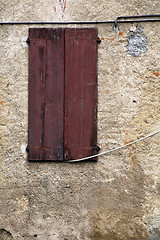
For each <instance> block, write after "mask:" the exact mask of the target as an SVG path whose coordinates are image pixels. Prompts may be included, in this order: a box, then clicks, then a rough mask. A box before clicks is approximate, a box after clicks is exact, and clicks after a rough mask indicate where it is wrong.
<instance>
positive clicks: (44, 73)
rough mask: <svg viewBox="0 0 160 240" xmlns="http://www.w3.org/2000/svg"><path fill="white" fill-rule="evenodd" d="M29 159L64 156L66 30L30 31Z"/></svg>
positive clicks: (50, 158)
mask: <svg viewBox="0 0 160 240" xmlns="http://www.w3.org/2000/svg"><path fill="white" fill-rule="evenodd" d="M29 40H30V46H29V136H28V137H29V146H28V150H29V153H28V159H29V160H62V159H63V132H64V131H63V126H64V124H63V122H64V116H63V114H64V29H43V28H40V29H39V28H37V29H30V31H29Z"/></svg>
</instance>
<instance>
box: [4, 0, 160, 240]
mask: <svg viewBox="0 0 160 240" xmlns="http://www.w3.org/2000/svg"><path fill="white" fill-rule="evenodd" d="M0 6H1V7H0V21H65V20H66V21H67V20H113V19H115V17H117V16H119V15H121V16H122V15H140V14H155V13H159V12H160V2H159V0H144V1H139V0H135V1H132V0H128V1H124V0H119V1H116V0H109V1H105V0H101V1H100V0H90V1H85V0H81V1H74V0H61V1H60V0H43V1H42V0H41V1H31V0H26V1H22V0H17V1H16V0H12V1H10V0H1V1H0ZM138 25H139V26H141V27H140V28H141V30H143V32H141V33H140V34H141V36H142V37H143V36H145V37H146V38H147V51H146V52H145V51H144V52H142V54H141V55H140V56H139V57H134V56H133V55H130V54H128V53H127V48H126V45H127V43H128V41H127V37H128V36H129V35H130V34H131V31H132V33H133V34H135V32H136V31H137V30H136V26H137V24H131V23H128V24H120V25H119V26H120V29H119V32H117V33H115V32H114V31H113V25H112V24H103V25H100V24H99V25H96V27H97V28H98V32H99V34H98V35H99V37H100V38H101V39H102V41H101V43H100V44H99V47H98V56H99V57H98V94H99V95H98V98H99V100H98V142H99V145H100V146H101V152H103V151H105V150H108V149H112V148H115V147H118V146H120V145H123V144H126V143H127V142H130V141H132V140H136V139H137V138H140V137H144V136H146V135H147V134H150V133H152V132H155V131H157V130H159V129H160V124H159V122H160V76H159V73H160V64H159V62H160V54H159V49H160V41H159V39H160V22H153V23H141V24H138ZM33 26H34V25H33ZM92 26H93V27H95V25H90V27H92ZM34 27H37V26H34ZM43 27H44V25H43ZM45 27H51V26H48V25H45ZM53 27H59V26H58V25H54V26H53ZM61 27H64V26H61ZM68 27H79V25H72V26H71V25H68ZM81 27H86V25H81ZM28 28H29V26H27V25H25V26H20V25H12V26H11V25H3V26H2V25H1V26H0V41H1V43H0V59H1V66H0V68H1V69H0V239H2V240H3V239H8V240H10V239H16V240H21V239H24V240H30V239H39V240H76V239H78V240H130V239H132V240H158V239H160V163H159V161H160V140H159V139H160V134H157V135H155V136H153V137H151V138H148V139H146V140H144V141H142V142H139V143H137V144H135V145H132V146H130V147H128V148H126V149H122V150H119V151H116V152H113V153H111V154H108V155H105V156H102V157H99V160H98V162H97V163H94V162H92V163H89V162H87V163H85V162H83V163H77V164H69V163H59V164H56V163H31V162H28V161H27V155H26V151H25V149H26V146H27V118H28V106H27V103H28V46H27V44H26V42H25V40H26V38H27V37H28Z"/></svg>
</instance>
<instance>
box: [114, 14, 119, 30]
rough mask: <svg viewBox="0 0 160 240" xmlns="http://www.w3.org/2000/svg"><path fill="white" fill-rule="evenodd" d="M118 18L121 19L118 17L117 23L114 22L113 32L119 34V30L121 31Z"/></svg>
mask: <svg viewBox="0 0 160 240" xmlns="http://www.w3.org/2000/svg"><path fill="white" fill-rule="evenodd" d="M118 18H119V17H116V19H115V21H114V26H113V30H114V31H115V32H118V30H119V26H118Z"/></svg>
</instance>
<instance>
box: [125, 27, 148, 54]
mask: <svg viewBox="0 0 160 240" xmlns="http://www.w3.org/2000/svg"><path fill="white" fill-rule="evenodd" d="M142 32H143V29H142V27H141V26H137V28H136V31H135V32H130V34H129V36H128V37H127V40H128V44H127V45H126V47H127V49H128V51H127V53H128V54H130V55H131V56H133V57H139V56H140V55H141V53H145V52H146V51H147V36H146V35H144V34H142Z"/></svg>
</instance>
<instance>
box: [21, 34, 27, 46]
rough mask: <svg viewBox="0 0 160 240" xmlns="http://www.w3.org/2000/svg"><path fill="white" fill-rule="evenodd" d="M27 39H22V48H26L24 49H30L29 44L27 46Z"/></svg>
mask: <svg viewBox="0 0 160 240" xmlns="http://www.w3.org/2000/svg"><path fill="white" fill-rule="evenodd" d="M26 41H27V37H22V38H21V42H22V46H23V47H24V48H27V47H28V44H27V42H26Z"/></svg>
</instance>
